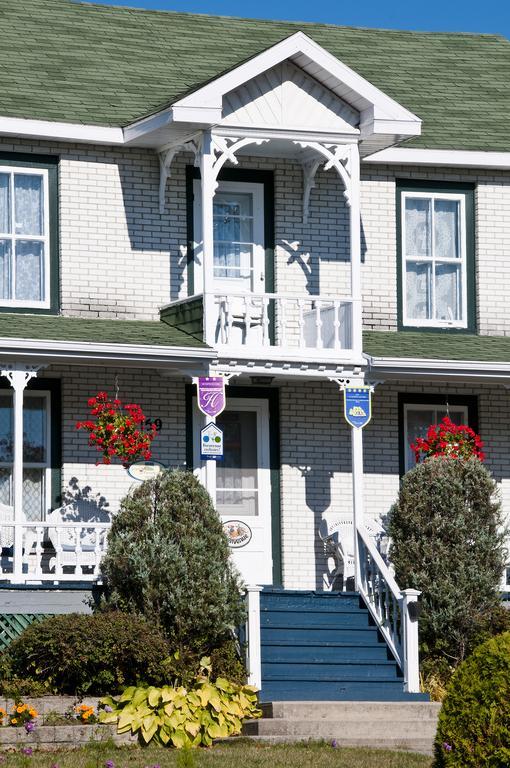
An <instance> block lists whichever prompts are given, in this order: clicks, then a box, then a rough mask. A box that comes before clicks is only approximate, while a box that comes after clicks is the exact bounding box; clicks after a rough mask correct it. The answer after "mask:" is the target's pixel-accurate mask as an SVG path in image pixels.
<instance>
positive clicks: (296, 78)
mask: <svg viewBox="0 0 510 768" xmlns="http://www.w3.org/2000/svg"><path fill="white" fill-rule="evenodd" d="M222 116H223V119H222V121H221V122H222V124H223V125H243V126H254V127H259V128H262V127H264V128H287V129H294V130H296V129H298V130H299V129H306V130H322V131H332V132H335V133H357V132H358V131H357V127H358V125H359V113H358V112H357V111H356V110H354V109H353V108H352V107H351V106H350V105H349V104H347V103H346V102H345V101H343V100H342V99H340V98H339V97H338V96H337V95H336V94H334V93H333V92H332V91H330V90H329V89H328V88H326V87H325V86H323V85H322V84H321V83H319V82H318V81H317V80H315V79H314V78H313V77H310V75H308V74H307V73H306V72H304V71H303V70H302V69H301V68H300V67H297V66H296V65H295V64H293V63H292V62H290V61H284V62H282V63H280V64H277V65H276V66H275V67H272V68H271V69H268V70H267V71H266V72H262V73H261V74H259V75H257V76H256V77H254V78H253V79H252V80H249V81H247V82H245V83H243V84H242V85H240V86H239V87H238V88H236V89H235V90H233V91H230V92H229V93H226V94H225V95H224V96H223V107H222Z"/></svg>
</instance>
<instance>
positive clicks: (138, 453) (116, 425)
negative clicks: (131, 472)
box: [76, 392, 156, 467]
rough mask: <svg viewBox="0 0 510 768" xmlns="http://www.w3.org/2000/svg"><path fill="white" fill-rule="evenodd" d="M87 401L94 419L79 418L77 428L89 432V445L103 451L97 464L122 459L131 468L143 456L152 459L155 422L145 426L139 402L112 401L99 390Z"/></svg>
mask: <svg viewBox="0 0 510 768" xmlns="http://www.w3.org/2000/svg"><path fill="white" fill-rule="evenodd" d="M87 404H88V406H89V408H90V415H91V417H93V418H90V419H87V420H86V421H77V422H76V429H84V430H85V431H86V432H88V433H89V445H91V446H94V447H95V448H96V450H97V451H98V452H100V453H101V458H100V459H99V461H97V462H96V464H111V463H112V461H113V460H114V459H119V461H121V462H122V465H123V466H124V467H128V466H129V465H130V464H132V463H133V462H135V461H139V460H140V459H150V458H151V455H152V454H151V443H152V441H153V440H154V438H155V436H156V425H155V424H153V425H152V426H151V428H150V429H149V430H148V431H145V430H144V429H143V425H144V422H145V416H144V414H143V411H142V409H141V407H140V406H139V405H137V404H136V403H126V404H123V403H122V401H121V400H119V399H118V398H115V399H114V400H110V398H109V397H108V394H107V393H106V392H98V394H97V395H96V396H95V397H91V398H90V399H89V400H88V403H87Z"/></svg>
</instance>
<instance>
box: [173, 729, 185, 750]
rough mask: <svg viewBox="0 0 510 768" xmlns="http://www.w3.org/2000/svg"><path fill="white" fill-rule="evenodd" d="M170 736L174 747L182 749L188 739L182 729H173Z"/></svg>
mask: <svg viewBox="0 0 510 768" xmlns="http://www.w3.org/2000/svg"><path fill="white" fill-rule="evenodd" d="M170 738H171V739H172V744H173V745H174V747H177V749H182V748H183V747H185V746H186V744H187V743H188V742H189V739H188V737H187V736H186V734H185V733H184V731H174V733H172V736H171V737H170Z"/></svg>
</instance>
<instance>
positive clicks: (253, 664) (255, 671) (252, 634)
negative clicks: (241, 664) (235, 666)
mask: <svg viewBox="0 0 510 768" xmlns="http://www.w3.org/2000/svg"><path fill="white" fill-rule="evenodd" d="M261 592H262V587H258V586H254V585H252V584H250V585H248V586H247V587H246V603H247V606H246V607H247V610H248V616H247V618H246V641H247V658H246V666H247V668H248V685H253V686H254V687H255V688H257V689H258V690H260V688H261V687H262V655H261V647H260V593H261Z"/></svg>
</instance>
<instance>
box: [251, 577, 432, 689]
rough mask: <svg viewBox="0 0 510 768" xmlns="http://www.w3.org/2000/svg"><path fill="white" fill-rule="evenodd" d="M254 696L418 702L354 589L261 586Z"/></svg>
mask: <svg viewBox="0 0 510 768" xmlns="http://www.w3.org/2000/svg"><path fill="white" fill-rule="evenodd" d="M260 628H261V652H262V689H261V693H260V700H261V701H263V702H264V701H266V702H267V701H420V700H428V696H427V695H425V694H410V693H405V692H404V689H403V678H402V673H401V670H400V668H399V666H398V664H397V662H396V661H395V659H394V658H393V656H392V655H391V652H390V651H389V650H388V648H387V645H386V643H385V642H384V640H383V638H382V637H381V635H380V633H379V631H378V629H377V627H376V626H375V624H374V622H373V620H372V618H371V616H370V615H369V612H368V610H367V608H366V607H365V605H364V603H363V601H362V599H361V598H360V596H359V595H358V593H356V592H299V591H289V590H277V589H271V588H269V589H264V590H263V591H262V593H261V595H260Z"/></svg>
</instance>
